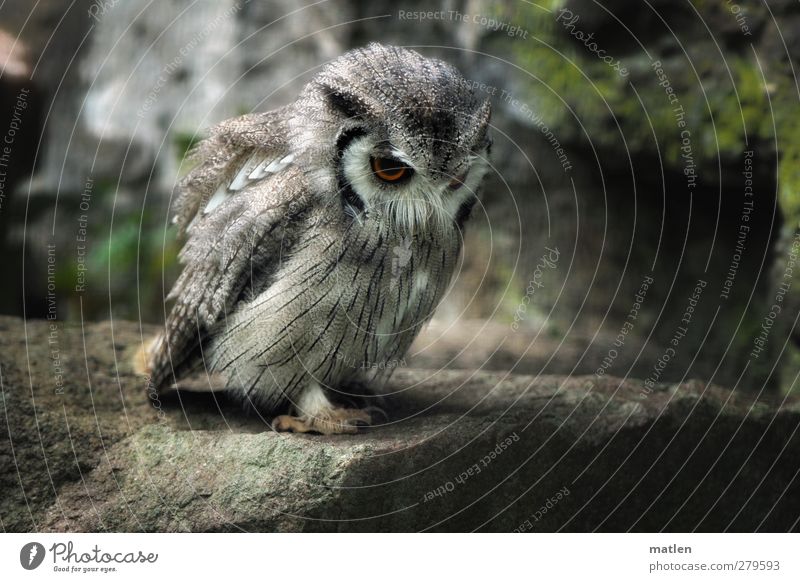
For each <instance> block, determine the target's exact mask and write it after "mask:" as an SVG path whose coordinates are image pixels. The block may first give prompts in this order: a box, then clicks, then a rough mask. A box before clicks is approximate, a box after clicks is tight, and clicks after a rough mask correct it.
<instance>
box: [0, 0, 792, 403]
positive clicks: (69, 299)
mask: <svg viewBox="0 0 800 582" xmlns="http://www.w3.org/2000/svg"><path fill="white" fill-rule="evenodd" d="M420 10H424V11H434V10H435V11H437V12H438V13H437V15H434V17H432V18H425V19H420V18H417V17H416V16H412V17H409V16H408V15H407V13H408V12H413V11H420ZM401 11H403V14H402V15H401ZM576 16H577V19H576V18H575V17H576ZM589 34H592V35H593V36H592V38H591V39H589V40H587V39H586V37H587V36H588V35H589ZM581 38H583V41H582V40H581ZM374 40H377V41H380V42H385V43H393V44H398V45H404V46H410V47H417V48H418V50H419V51H420V52H422V53H424V54H426V55H429V56H437V57H440V58H443V59H446V60H448V61H450V62H452V63H453V64H455V65H457V66H458V67H459V68H460V70H461V71H462V72H463V73H464V75H465V76H466V77H467V78H469V79H471V80H474V81H475V83H476V85H479V86H482V88H481V87H479V90H482V91H485V92H486V94H487V96H488V97H490V98H491V99H492V101H493V106H494V115H493V126H494V140H495V145H494V148H493V152H494V163H495V168H494V172H493V173H492V174H491V176H490V177H489V179H488V180H487V184H486V187H485V190H484V198H483V205H482V207H481V208H480V209H479V210H478V211H477V212H476V213H475V216H474V218H473V221H472V223H471V227H470V229H469V234H468V239H467V241H466V247H465V253H464V268H463V269H462V271H461V272H460V274H459V279H458V281H457V282H456V287H455V290H454V292H453V294H451V299H450V300H448V302H447V304H446V305H443V306H442V307H441V308H440V310H439V311H438V313H437V322H435V324H434V326H436V325H442V322H452V321H458V322H459V326H460V327H457V328H456V329H459V330H467V331H469V330H471V329H478V326H476V325H475V322H480V321H484V320H490V321H491V328H490V329H491V330H493V331H492V332H491V333H487V332H481V333H478V332H475V333H474V334H473V335H472V336H469V334H467V336H468V337H467V339H470V340H475V341H477V343H479V344H480V343H481V342H482V343H483V347H484V351H485V352H486V353H489V352H491V351H492V349H493V346H496V345H499V344H501V343H503V342H505V344H504V345H506V346H508V345H511V344H513V343H514V341H515V337H522V336H524V337H535V338H537V340H536V342H535V343H534V347H533V348H531V353H530V354H529V356H525V357H523V365H522V366H521V368H520V369H522V371H531V370H533V371H549V372H554V371H555V372H560V373H593V372H595V371H596V370H597V369H598V367H601V366H604V364H603V359H604V358H606V364H605V371H606V373H608V374H613V375H618V376H625V375H632V376H638V377H641V378H644V379H647V378H651V377H652V378H654V379H657V380H659V381H676V380H681V379H684V378H693V377H694V378H701V379H703V380H707V381H712V382H716V383H721V384H724V385H727V386H729V387H732V388H734V387H735V388H737V389H746V390H752V391H761V390H768V391H790V390H791V388H792V386H793V383H794V379H795V375H796V374H797V371H798V370H800V366H799V365H798V363H799V362H800V357H798V348H797V340H796V339H795V336H794V324H795V320H796V318H797V314H798V307H797V306H798V301H797V296H798V294H797V291H798V289H800V282H798V281H795V280H794V274H793V271H791V270H787V268H790V267H791V265H790V264H789V261H790V255H789V251H790V249H791V241H792V240H793V237H794V236H795V234H796V233H797V232H798V225H799V223H798V219H799V218H800V211H798V208H800V195H798V187H800V165H799V164H800V116H798V115H797V112H798V108H797V105H798V96H800V89H799V88H798V81H797V79H796V77H795V72H796V71H797V70H798V66H800V62H798V56H799V55H800V5H798V3H797V2H790V1H788V0H786V1H777V0H774V1H773V0H770V1H769V2H768V3H761V2H750V1H740V2H738V3H733V2H725V1H716V2H706V1H699V0H696V1H693V2H688V1H685V2H674V1H651V2H643V3H639V2H636V3H633V2H622V1H607V2H591V1H584V0H574V1H567V2H556V1H551V0H548V1H542V2H537V3H530V2H521V1H520V2H517V1H508V2H482V1H475V0H468V1H442V2H438V3H431V2H415V1H406V0H403V1H401V2H383V1H377V2H343V1H342V2H340V1H331V2H322V3H318V4H315V5H311V4H308V5H305V6H304V4H303V3H295V2H288V1H261V0H251V1H250V2H242V1H240V0H222V1H212V0H204V1H197V2H189V1H188V0H183V1H163V2H157V3H156V2H147V1H145V0H125V1H120V2H114V1H113V0H109V1H107V2H88V1H85V0H80V1H77V2H73V3H72V4H70V5H69V7H67V6H66V4H65V3H62V2H48V1H43V2H39V3H38V4H37V5H36V8H35V10H32V8H31V6H30V3H29V2H27V1H26V0H16V1H15V0H11V1H7V2H5V3H4V4H3V5H2V7H1V8H0V63H5V65H4V66H3V69H2V75H0V85H2V91H1V92H0V139H4V138H10V139H11V142H12V143H11V144H9V147H10V154H9V155H10V164H9V165H8V167H6V168H2V169H3V170H5V171H6V172H7V175H6V180H5V182H3V183H0V184H2V188H3V190H2V191H1V192H0V194H2V198H0V202H1V205H0V256H2V260H3V265H4V267H5V269H4V271H5V273H4V274H5V277H4V281H3V283H2V285H0V313H3V314H9V315H18V316H25V317H27V318H44V317H47V316H48V313H53V312H51V311H50V309H54V310H55V312H54V313H55V317H57V320H58V321H59V322H63V324H64V325H70V324H72V323H78V322H80V321H81V320H84V321H85V320H106V319H110V318H113V319H130V320H140V321H143V322H158V321H161V320H162V319H163V317H164V310H165V306H164V301H163V296H164V295H165V291H166V290H168V289H169V287H170V285H171V282H172V281H173V280H174V278H175V276H176V272H177V262H176V258H175V256H176V252H177V250H178V248H179V247H178V244H177V243H176V241H175V234H174V232H173V229H171V228H169V226H168V224H169V223H168V217H169V205H170V200H171V194H172V188H173V185H174V183H175V181H176V179H177V177H178V176H179V174H180V172H181V162H182V159H183V156H184V154H185V152H186V150H187V148H188V147H189V146H190V145H191V144H192V143H194V142H195V141H196V140H197V139H199V138H200V137H201V136H202V133H203V130H204V128H207V127H209V126H210V125H212V124H214V123H216V122H218V121H220V120H222V119H225V118H227V117H230V116H233V115H237V114H241V113H245V112H249V111H263V110H268V109H271V108H274V107H276V106H279V105H281V104H284V103H287V102H289V101H291V100H292V99H294V97H295V96H296V94H297V92H298V90H299V89H300V87H301V86H302V85H303V83H305V82H306V81H308V79H309V78H310V77H311V76H312V75H313V74H314V72H315V71H316V70H318V68H319V67H320V66H321V65H323V64H324V63H326V62H327V61H329V60H331V59H333V58H335V57H337V56H338V55H339V54H341V53H342V52H344V51H345V50H347V49H348V48H351V47H356V46H361V45H363V44H365V43H367V42H370V41H374ZM593 42H594V43H596V44H592V43H593ZM601 50H602V51H604V53H602V54H603V55H605V56H607V57H608V59H607V60H610V61H612V63H611V64H607V63H606V62H604V61H603V60H601V59H600V58H599V57H598V56H597V55H598V51H601ZM657 62H660V63H661V66H660V67H659V66H654V63H657ZM616 63H619V65H618V66H617V68H616V69H615V67H614V65H615V64H616ZM622 68H624V69H625V71H626V72H627V74H626V75H622V74H621V69H622ZM618 69H619V70H618ZM656 69H662V70H663V75H665V77H664V76H662V77H659V74H658V71H657V70H656ZM665 78H666V79H667V82H668V84H669V87H670V88H671V89H672V91H673V92H674V96H675V97H674V98H673V99H674V101H673V102H672V103H671V102H670V100H669V96H668V94H667V92H666V91H665V89H666V82H665V81H664V79H665ZM21 100H22V101H24V108H23V107H22V105H21V104H20V101H21ZM677 106H680V107H682V112H683V113H682V114H683V115H684V117H681V118H680V119H681V120H683V121H684V122H685V124H686V125H685V127H683V128H680V127H678V124H677V122H678V118H676V114H675V111H674V109H675V107H677ZM15 110H16V112H17V113H16V115H15ZM684 129H685V130H687V131H688V132H689V134H688V136H689V141H688V146H687V142H685V141H684V140H682V137H681V131H683V130H684ZM12 133H13V135H11V134H12ZM2 145H3V144H0V148H2ZM682 146H683V147H685V148H688V149H684V150H681V147H682ZM556 148H561V149H563V156H565V157H561V159H559V155H561V152H556ZM745 152H752V157H750V158H748V159H749V160H752V168H751V167H750V165H746V154H745ZM0 153H2V150H0ZM683 154H686V155H687V157H682V155H683ZM747 155H750V154H747ZM688 156H690V157H688ZM565 159H566V160H568V162H567V164H563V163H562V162H563V161H564V160H565ZM748 164H749V162H748ZM566 165H568V166H569V167H568V168H566ZM750 169H752V177H751V178H750V179H751V180H752V194H753V195H752V196H746V191H745V186H746V183H745V180H746V176H745V175H744V174H743V172H744V171H745V170H750ZM687 170H688V172H689V175H688V176H687V173H686V171H687ZM750 202H752V206H751V207H750V206H746V204H749V203H750ZM746 209H747V210H746ZM744 214H746V215H747V218H746V219H745V218H743V215H744ZM742 225H746V226H747V228H749V230H747V231H746V235H745V236H742V233H743V230H742V229H741V227H742ZM84 229H85V236H84ZM83 238H85V241H83V240H82V239H83ZM737 244H738V249H737ZM48 245H50V246H48ZM547 248H551V249H553V248H556V249H558V256H559V260H558V262H557V264H556V265H555V266H554V267H552V268H550V267H548V268H545V269H540V273H539V274H536V267H537V264H539V263H540V260H541V257H542V256H543V255H545V254H547V253H548V252H549V251H547V250H546V249H547ZM48 249H50V251H48ZM48 253H49V254H48ZM48 258H49V261H48ZM649 278H652V280H653V283H652V284H651V285H650V286H649V288H648V289H647V293H646V295H645V296H644V298H643V299H642V298H641V297H640V298H639V299H637V293H638V292H639V291H640V289H641V286H642V282H643V281H646V280H649ZM726 279H727V280H728V281H729V283H728V284H729V285H730V287H729V289H730V292H729V295H728V296H727V298H723V297H721V294H722V293H723V290H724V289H725V288H726V287H725V282H726ZM532 280H535V281H537V282H538V283H540V284H541V287H539V286H536V287H535V289H536V290H535V293H533V294H531V293H529V292H527V291H526V290H527V289H529V288H531V287H530V285H529V283H530V281H532ZM698 281H702V282H704V283H705V287H704V288H703V290H702V293H701V294H700V295H699V298H697V299H696V302H695V303H696V304H695V305H693V307H694V308H695V310H694V312H693V313H692V316H691V321H690V323H688V325H686V324H685V322H684V323H682V321H681V320H682V319H684V313H685V312H686V311H687V307H688V306H690V305H691V302H690V297H691V295H692V294H693V292H694V291H693V290H694V289H695V288H696V286H697V285H698ZM782 282H784V283H787V284H788V285H789V287H790V288H789V289H788V291H787V292H786V294H785V295H784V294H783V293H782V290H781V289H780V288H779V285H780V284H781V283H782ZM48 289H49V290H50V293H51V294H50V296H48ZM526 292H527V293H528V297H527V299H526ZM778 297H780V298H781V299H780V300H779V299H778ZM521 305H524V306H525V307H524V311H521V307H520V306H521ZM634 305H640V309H639V311H638V315H637V317H636V319H635V321H634V320H631V319H629V318H628V315H629V313H630V311H631V309H632V307H633V306H634ZM773 305H779V306H780V314H779V315H778V317H777V318H776V319H775V320H774V323H773V322H772V320H769V319H767V320H765V318H768V314H769V313H770V311H771V309H772V306H773ZM515 314H516V320H515ZM626 321H628V322H631V325H630V326H629V328H626V330H629V333H628V334H627V335H625V336H624V338H623V339H624V342H623V343H622V344H620V343H619V342H618V343H617V344H615V343H614V341H615V338H617V336H618V334H619V332H620V330H621V329H622V328H623V325H624V324H625V322H626ZM765 321H766V322H767V323H766V325H767V327H768V329H769V331H768V333H766V340H765V342H764V344H763V350H762V351H761V352H760V353H759V354H758V355H757V356H754V355H752V352H753V348H754V346H755V345H756V344H754V341H755V340H756V339H757V338H758V336H759V333H761V332H762V329H763V328H762V325H765ZM515 324H516V325H515ZM680 327H685V328H686V330H685V335H681V336H680V337H678V338H677V339H676V341H675V342H673V344H671V343H670V342H671V340H673V339H675V338H676V331H677V330H678V328H680ZM527 343H528V342H525V344H526V345H527ZM675 343H676V344H677V345H674V344H675ZM671 346H672V347H674V353H673V352H669V354H670V355H669V361H666V360H665V358H664V356H665V354H667V351H666V350H668V348H670V347H671ZM443 349H444V348H443ZM431 357H432V356H431ZM526 358H527V359H526ZM659 359H661V361H662V364H659ZM528 360H530V361H535V362H537V364H536V366H533V365H531V366H532V367H531V369H527V368H525V365H524V362H525V361H528ZM412 361H413V358H412ZM421 361H422V360H420V362H421ZM423 363H424V362H423ZM484 363H485V362H484V361H477V362H472V363H471V364H472V365H476V364H477V365H483V364H484ZM502 365H503V362H502V360H498V361H497V362H496V366H497V367H502ZM517 371H519V370H517Z"/></svg>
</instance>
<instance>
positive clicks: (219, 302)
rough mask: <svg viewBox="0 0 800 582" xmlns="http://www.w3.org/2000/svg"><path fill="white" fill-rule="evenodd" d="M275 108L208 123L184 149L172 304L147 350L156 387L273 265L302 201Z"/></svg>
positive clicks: (300, 182)
mask: <svg viewBox="0 0 800 582" xmlns="http://www.w3.org/2000/svg"><path fill="white" fill-rule="evenodd" d="M282 119H285V112H283V111H281V110H277V111H273V112H269V113H261V114H252V115H246V116H243V117H239V118H236V119H233V120H230V121H227V122H224V123H222V124H221V125H219V126H217V127H216V128H214V129H213V130H212V132H211V135H210V137H209V138H208V139H206V140H205V141H203V142H201V143H200V144H199V145H198V146H197V148H196V149H195V151H194V152H193V153H192V154H191V155H192V158H193V159H194V161H195V162H196V164H197V165H196V166H195V167H194V169H193V170H192V171H191V172H190V173H189V174H188V175H187V176H186V178H184V179H183V180H182V182H181V183H180V184H179V185H178V198H177V200H176V203H175V210H176V212H175V218H174V222H175V223H177V224H178V227H179V230H180V232H181V234H185V235H186V243H185V245H184V247H183V249H182V250H181V252H180V255H179V259H180V262H181V263H182V264H183V271H182V272H181V274H180V276H179V277H178V280H177V281H176V283H175V285H174V287H173V288H172V291H171V292H170V293H169V296H168V297H167V298H168V299H174V300H175V304H174V305H173V307H172V310H171V312H170V314H169V316H168V317H167V320H166V324H165V328H164V331H163V332H162V333H161V334H160V335H159V336H158V337H157V338H156V339H155V341H154V342H153V344H152V345H151V346H150V348H149V349H148V356H149V358H148V360H149V361H148V368H149V371H150V374H151V382H152V383H153V385H154V386H155V387H156V388H158V387H160V386H161V385H162V384H165V383H168V382H166V381H167V380H168V379H170V378H171V377H172V375H173V372H174V371H176V370H178V369H179V368H180V367H181V365H182V364H183V363H184V362H186V361H187V360H188V359H189V358H190V356H191V355H192V354H193V353H194V352H195V351H196V350H197V349H198V346H199V343H200V341H201V339H202V337H203V336H204V334H205V332H206V330H208V328H210V327H211V326H212V325H213V324H214V323H215V322H216V321H218V320H219V319H220V318H221V317H222V316H223V314H224V313H226V312H227V311H228V310H229V309H230V308H231V307H232V306H233V304H234V303H235V302H236V300H237V299H238V298H239V296H240V294H241V292H242V289H243V288H244V287H245V285H246V284H247V281H248V280H249V279H250V278H251V277H252V276H253V273H254V272H255V271H256V270H257V271H258V273H259V274H260V275H263V274H264V272H265V269H266V270H269V269H270V268H274V267H275V266H276V265H277V263H278V260H279V257H280V255H281V253H285V252H286V249H287V247H290V246H291V245H292V243H293V241H292V240H291V233H292V232H294V231H296V230H297V229H287V228H284V227H285V226H286V225H287V224H291V223H294V222H296V221H297V220H298V218H299V217H300V216H301V215H302V214H303V213H304V212H305V210H306V209H307V208H308V204H309V198H310V196H309V194H308V189H307V188H306V187H305V178H304V175H303V173H302V172H301V171H300V170H299V169H298V168H297V167H296V166H294V165H293V164H292V157H291V156H290V155H289V154H288V151H287V146H286V143H285V138H284V136H285V128H284V127H283V121H282Z"/></svg>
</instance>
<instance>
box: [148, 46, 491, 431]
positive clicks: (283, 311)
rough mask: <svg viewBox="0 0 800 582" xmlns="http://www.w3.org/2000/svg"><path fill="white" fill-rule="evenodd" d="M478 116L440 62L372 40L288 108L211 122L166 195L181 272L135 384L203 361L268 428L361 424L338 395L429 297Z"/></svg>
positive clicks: (398, 338) (484, 113) (401, 346)
mask: <svg viewBox="0 0 800 582" xmlns="http://www.w3.org/2000/svg"><path fill="white" fill-rule="evenodd" d="M489 115H490V106H489V102H488V101H485V100H482V99H479V98H478V97H477V96H476V95H475V94H474V92H473V90H472V89H471V85H470V83H468V82H467V81H466V80H465V79H464V78H463V77H462V76H461V75H460V74H459V73H458V72H457V71H456V70H455V69H454V68H453V67H452V66H450V65H448V64H446V63H444V62H441V61H438V60H433V59H428V58H425V57H423V56H421V55H420V54H418V53H416V52H414V51H411V50H407V49H403V48H397V47H389V46H382V45H379V44H371V45H369V46H367V47H366V48H361V49H357V50H353V51H351V52H348V53H346V54H344V55H343V56H341V57H339V58H338V59H336V60H334V61H332V62H331V63H329V64H327V65H326V66H325V67H324V68H323V69H322V70H321V71H320V72H319V73H318V74H317V75H316V76H315V77H314V79H313V80H311V81H310V82H309V83H308V85H306V86H305V87H304V88H303V90H302V92H301V94H300V96H299V98H298V99H297V101H295V102H294V103H293V104H291V105H289V106H286V107H283V108H280V109H276V110H274V111H270V112H267V113H255V114H249V115H244V116H242V117H238V118H235V119H231V120H229V121H226V122H223V123H221V124H220V125H218V126H216V127H215V128H213V129H212V130H211V135H210V137H208V138H207V139H206V140H205V141H203V142H201V143H200V144H199V145H198V146H197V147H196V149H195V150H194V151H193V152H192V160H194V161H195V162H196V165H195V166H194V168H193V170H192V171H191V172H190V173H189V174H188V175H187V177H186V178H185V179H183V180H182V182H181V183H180V185H179V188H178V197H177V200H176V203H175V218H174V221H175V222H176V223H177V225H178V227H179V230H180V233H181V234H182V235H185V237H186V242H185V245H184V247H183V249H182V251H181V254H180V260H181V263H182V264H183V271H182V273H181V275H180V277H179V278H178V280H177V282H176V283H175V286H174V288H173V289H172V291H171V293H170V295H169V297H168V299H174V301H175V303H174V306H173V307H172V310H171V312H170V313H169V316H168V317H167V320H166V324H165V328H164V331H163V333H162V334H161V335H159V336H158V337H157V338H156V339H155V340H154V341H153V342H152V343H151V344H150V346H149V347H148V348H147V350H146V353H145V358H146V366H147V371H148V373H149V375H150V380H151V384H152V385H153V386H155V387H156V389H158V390H166V389H173V388H180V387H181V381H182V379H183V378H184V377H186V376H188V375H190V374H192V373H194V372H196V371H198V370H205V371H206V372H207V376H206V377H205V381H208V382H209V383H210V384H214V383H220V382H221V385H222V386H224V388H225V389H226V390H228V391H230V392H231V393H232V394H233V395H235V396H236V397H238V398H241V399H242V400H243V401H245V402H249V403H251V404H252V405H254V406H255V407H256V408H257V409H259V410H260V411H263V412H265V413H267V414H269V415H270V416H273V417H274V420H273V422H272V426H273V428H274V429H276V430H288V431H296V432H319V433H323V434H331V433H353V432H357V430H358V427H359V426H363V425H369V424H370V423H371V415H370V414H369V412H368V410H367V409H360V408H353V407H347V406H345V405H343V404H342V401H343V398H342V396H343V395H347V394H349V393H350V389H351V387H353V386H356V385H361V386H363V385H379V384H380V383H381V382H382V381H384V380H385V379H386V377H387V376H388V375H389V374H390V373H391V371H392V369H394V368H395V367H396V365H397V362H398V361H400V359H401V358H402V357H403V355H404V353H405V352H406V350H407V349H408V347H409V345H410V344H411V342H412V340H413V339H414V337H415V336H416V334H417V332H418V331H419V330H420V327H421V326H422V325H423V324H424V323H425V322H426V321H427V320H428V319H429V318H430V317H431V315H432V313H433V311H434V309H435V308H436V306H437V303H438V302H439V301H440V300H441V299H442V297H443V295H444V294H445V291H446V290H447V288H448V286H449V282H450V280H451V277H452V275H453V271H454V267H455V265H456V262H457V260H458V256H459V252H460V250H461V241H462V227H463V225H464V221H465V220H467V218H468V217H469V215H470V212H471V210H472V208H473V205H474V204H475V202H476V200H477V198H476V195H477V191H478V187H479V185H480V183H481V180H482V178H483V176H484V173H485V171H486V168H487V155H488V150H489V146H490V139H489V135H488V127H489ZM275 415H278V416H275Z"/></svg>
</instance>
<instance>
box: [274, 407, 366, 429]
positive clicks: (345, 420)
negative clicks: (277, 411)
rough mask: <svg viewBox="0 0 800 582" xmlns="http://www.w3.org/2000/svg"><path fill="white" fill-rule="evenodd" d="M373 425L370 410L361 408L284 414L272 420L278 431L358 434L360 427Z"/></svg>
mask: <svg viewBox="0 0 800 582" xmlns="http://www.w3.org/2000/svg"><path fill="white" fill-rule="evenodd" d="M371 425H372V417H371V416H370V414H369V412H367V411H366V410H362V409H360V408H333V409H331V410H330V411H326V412H325V413H322V414H319V415H318V416H305V415H304V416H290V415H288V414H282V415H280V416H276V417H275V418H274V419H273V421H272V429H273V430H274V431H276V432H298V433H306V432H316V433H320V434H324V435H330V434H357V433H358V429H359V428H364V427H367V426H371Z"/></svg>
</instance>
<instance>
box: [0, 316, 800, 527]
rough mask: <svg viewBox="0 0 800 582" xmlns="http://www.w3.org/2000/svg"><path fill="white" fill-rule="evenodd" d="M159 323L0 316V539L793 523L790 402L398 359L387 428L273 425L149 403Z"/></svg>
mask: <svg viewBox="0 0 800 582" xmlns="http://www.w3.org/2000/svg"><path fill="white" fill-rule="evenodd" d="M152 331H153V330H152V328H142V327H141V326H140V325H139V324H136V323H130V322H114V323H113V324H112V323H110V322H104V323H97V324H86V325H84V326H76V327H67V326H64V325H62V324H51V322H47V321H28V322H23V321H22V320H20V319H16V318H0V374H2V376H1V377H0V387H1V388H2V391H1V392H0V396H2V398H1V399H0V408H2V411H0V425H2V426H0V491H2V495H0V526H2V529H3V530H5V531H58V532H64V531H149V532H153V531H422V530H425V531H472V530H479V531H595V530H597V531H628V530H632V531H661V530H663V531H690V530H697V531H723V530H728V531H754V530H759V531H790V530H797V529H798V518H800V487H799V485H798V480H799V479H798V472H799V471H800V435H798V426H799V425H800V402H798V400H797V399H792V400H788V399H787V400H775V401H769V402H767V401H763V400H762V401H756V400H754V398H753V396H752V395H749V394H746V393H733V392H731V391H729V390H726V389H724V388H721V387H717V386H713V385H705V384H703V383H701V382H698V381H691V382H687V383H684V384H677V385H676V384H672V385H667V384H665V385H660V386H657V388H656V389H655V390H653V391H652V392H651V393H649V394H648V393H646V391H644V390H643V383H642V382H641V381H638V380H628V379H626V380H620V379H617V378H610V377H606V378H601V379H598V378H595V377H594V376H581V377H566V376H538V377H535V376H521V375H509V374H504V373H503V372H498V371H493V372H485V371H479V370H457V371H452V370H451V371H445V370H424V369H402V370H398V371H397V373H396V374H395V375H394V377H393V379H392V381H391V383H390V385H389V386H388V391H389V393H390V394H389V395H388V396H386V399H385V403H384V406H385V407H386V410H387V411H388V413H389V419H388V420H387V421H386V422H385V423H384V424H383V425H381V426H378V427H375V428H372V429H369V430H367V431H365V432H363V433H362V434H359V435H353V436H340V437H322V436H314V435H291V434H289V435H287V434H276V433H274V432H272V431H271V430H269V427H268V425H267V424H266V422H265V421H264V420H263V419H260V418H258V416H254V415H247V414H244V413H242V412H241V411H240V410H239V409H238V408H237V407H236V406H234V405H232V404H231V403H229V402H226V401H225V400H224V399H223V398H221V397H219V396H217V397H216V398H215V397H214V396H212V395H186V396H182V397H180V398H174V399H172V400H169V401H167V400H164V401H162V402H160V403H159V407H154V406H153V405H152V404H151V402H150V401H149V399H148V395H147V392H146V389H145V386H146V379H145V378H142V377H139V376H136V375H135V374H134V373H133V370H132V368H131V365H130V363H129V362H130V359H131V355H132V353H133V352H134V351H135V350H136V348H137V347H138V346H139V345H140V343H141V341H142V338H143V337H148V336H149V335H150V334H152Z"/></svg>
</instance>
